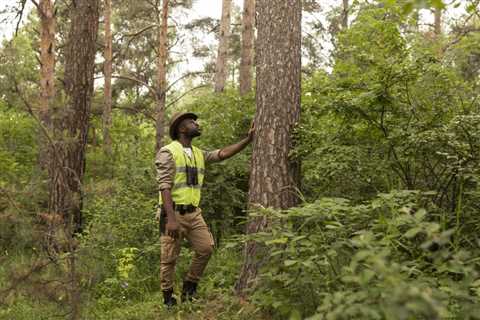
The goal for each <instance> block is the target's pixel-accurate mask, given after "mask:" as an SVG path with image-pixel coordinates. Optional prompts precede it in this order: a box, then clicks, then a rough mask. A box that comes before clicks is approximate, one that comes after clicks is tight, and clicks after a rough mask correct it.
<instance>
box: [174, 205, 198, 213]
mask: <svg viewBox="0 0 480 320" xmlns="http://www.w3.org/2000/svg"><path fill="white" fill-rule="evenodd" d="M196 210H197V207H195V206H194V205H193V204H175V211H177V212H178V213H180V214H181V215H184V214H186V213H192V212H195V211H196Z"/></svg>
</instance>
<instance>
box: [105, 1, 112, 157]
mask: <svg viewBox="0 0 480 320" xmlns="http://www.w3.org/2000/svg"><path fill="white" fill-rule="evenodd" d="M111 16H112V0H105V2H104V17H105V52H104V59H105V61H104V63H103V74H104V76H105V85H104V89H103V90H104V109H103V148H104V152H105V155H106V156H107V157H109V156H110V155H111V154H112V138H111V137H110V128H111V126H112V29H111Z"/></svg>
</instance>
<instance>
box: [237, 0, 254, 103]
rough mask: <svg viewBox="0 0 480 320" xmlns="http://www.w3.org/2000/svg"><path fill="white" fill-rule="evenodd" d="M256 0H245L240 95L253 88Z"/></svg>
mask: <svg viewBox="0 0 480 320" xmlns="http://www.w3.org/2000/svg"><path fill="white" fill-rule="evenodd" d="M254 25H255V0H244V2H243V20H242V52H241V57H240V95H242V96H243V95H245V94H247V93H249V92H250V91H251V90H252V65H253V42H254V38H255V30H254Z"/></svg>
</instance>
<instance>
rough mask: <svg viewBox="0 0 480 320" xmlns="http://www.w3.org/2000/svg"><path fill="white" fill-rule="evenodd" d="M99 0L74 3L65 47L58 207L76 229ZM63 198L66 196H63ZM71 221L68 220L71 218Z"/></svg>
mask: <svg viewBox="0 0 480 320" xmlns="http://www.w3.org/2000/svg"><path fill="white" fill-rule="evenodd" d="M98 2H99V0H77V1H75V3H76V6H72V14H71V22H70V23H71V26H70V31H69V35H68V43H67V45H66V50H65V76H64V82H65V91H66V94H67V97H68V103H67V106H66V107H67V110H66V114H65V119H64V121H63V125H64V126H65V127H64V128H62V129H66V131H67V132H68V136H67V137H66V139H65V141H64V146H65V150H64V151H65V152H64V162H65V163H64V165H65V167H64V168H66V169H65V175H66V181H65V182H66V187H67V190H62V189H59V190H58V192H59V198H60V199H58V200H59V202H58V203H57V209H58V210H59V211H57V212H61V213H64V216H65V218H68V219H73V223H74V226H75V230H76V231H79V230H81V227H82V215H81V208H82V195H81V184H82V180H83V176H84V173H85V151H86V146H87V134H88V128H89V116H90V108H91V103H92V96H93V84H94V69H95V54H96V51H97V48H96V40H97V31H98V19H99V3H98ZM62 198H63V200H61V199H62ZM67 221H68V220H67Z"/></svg>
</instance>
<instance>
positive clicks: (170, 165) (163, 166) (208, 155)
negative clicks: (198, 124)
mask: <svg viewBox="0 0 480 320" xmlns="http://www.w3.org/2000/svg"><path fill="white" fill-rule="evenodd" d="M202 152H203V158H204V159H205V163H212V162H219V161H221V160H222V159H221V158H220V155H219V153H220V149H217V150H214V151H203V150H202ZM155 166H156V167H157V182H158V188H159V190H160V191H162V190H165V189H172V188H173V182H174V180H175V171H176V170H175V160H174V159H173V155H172V153H171V152H170V150H168V149H161V150H160V151H159V152H158V153H157V157H156V159H155Z"/></svg>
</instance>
